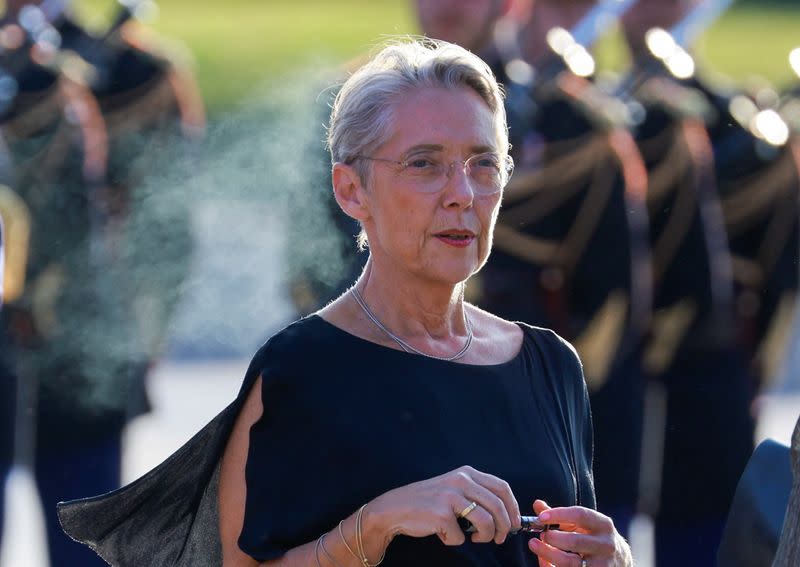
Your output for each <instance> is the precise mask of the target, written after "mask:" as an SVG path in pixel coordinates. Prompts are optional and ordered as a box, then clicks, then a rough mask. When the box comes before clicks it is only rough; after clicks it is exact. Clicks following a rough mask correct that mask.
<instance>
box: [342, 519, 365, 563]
mask: <svg viewBox="0 0 800 567" xmlns="http://www.w3.org/2000/svg"><path fill="white" fill-rule="evenodd" d="M343 523H344V520H341V521H340V522H339V537H341V538H342V542H343V543H344V546H345V547H346V548H347V551H349V552H350V555H352V556H353V557H355V558H356V561H358V562H359V563H361V562H362V561H361V558H360V557H359V556H358V555H356V552H355V551H353V548H352V547H350V544H348V543H347V539H345V537H344V531H343V530H342V524H343Z"/></svg>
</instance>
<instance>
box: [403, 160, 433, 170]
mask: <svg viewBox="0 0 800 567" xmlns="http://www.w3.org/2000/svg"><path fill="white" fill-rule="evenodd" d="M434 165H436V164H435V163H434V162H433V160H431V159H429V158H414V159H411V160H408V167H411V168H414V169H426V168H429V167H433V166H434Z"/></svg>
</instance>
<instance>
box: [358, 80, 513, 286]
mask: <svg viewBox="0 0 800 567" xmlns="http://www.w3.org/2000/svg"><path fill="white" fill-rule="evenodd" d="M392 124H393V131H394V133H393V135H392V136H391V137H390V138H389V139H388V140H387V142H386V143H385V144H384V145H383V146H381V147H380V148H379V149H378V150H376V151H375V152H374V154H372V155H371V156H369V157H371V158H377V160H373V161H371V162H370V165H371V173H370V175H369V179H368V186H367V189H366V191H364V195H365V206H366V210H367V218H365V219H364V220H362V222H363V225H364V229H365V230H366V232H367V236H368V237H369V247H370V255H371V256H372V258H373V261H374V262H375V264H376V265H381V263H383V262H388V263H390V265H391V266H393V267H394V268H397V269H400V270H403V271H405V272H407V273H410V274H413V275H414V276H415V277H419V278H422V279H428V280H431V281H435V282H439V283H449V284H457V283H459V282H463V281H464V280H466V279H467V278H469V277H470V276H471V275H472V274H474V273H475V272H477V271H478V270H479V269H480V267H481V266H483V264H484V263H485V262H486V259H487V257H488V256H489V251H490V249H491V246H492V232H493V230H494V223H495V220H496V218H497V212H498V210H499V208H500V200H501V197H502V190H497V191H496V192H494V193H490V194H486V191H485V190H484V191H476V181H475V180H474V179H473V178H471V177H470V176H468V175H467V173H466V172H465V168H464V166H463V163H464V161H465V160H467V158H469V157H470V156H473V155H475V154H481V153H484V152H497V153H504V152H501V148H499V147H498V143H499V141H498V139H497V135H496V131H495V128H494V122H493V116H492V112H491V110H490V109H489V107H488V106H487V105H486V103H485V102H484V101H483V99H481V98H480V96H478V94H477V93H475V92H474V91H472V90H471V89H468V88H466V87H462V88H455V89H445V88H420V89H416V90H413V91H411V92H409V93H406V94H405V95H402V97H401V99H400V100H399V102H398V103H397V104H396V105H395V106H394V108H393V114H392ZM426 159H432V160H436V161H437V162H438V163H446V164H453V165H452V166H451V168H450V170H449V173H448V174H446V175H442V176H441V178H440V179H439V180H438V181H437V182H436V183H435V184H434V185H431V184H430V182H429V180H427V181H423V180H421V179H420V178H418V177H415V175H414V174H413V173H409V172H408V171H406V170H403V169H402V167H399V166H397V165H396V164H395V163H390V162H387V161H379V160H392V161H395V162H397V161H403V160H405V161H406V163H413V165H414V166H421V165H424V164H425V163H426V162H425V160H426ZM423 184H425V185H426V186H425V187H423V186H422V185H423Z"/></svg>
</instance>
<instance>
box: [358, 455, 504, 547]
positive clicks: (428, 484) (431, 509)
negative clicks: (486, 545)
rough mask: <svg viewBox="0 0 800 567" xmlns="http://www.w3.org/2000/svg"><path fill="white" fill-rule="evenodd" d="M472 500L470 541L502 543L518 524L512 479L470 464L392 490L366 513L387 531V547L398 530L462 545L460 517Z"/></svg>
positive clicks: (399, 532)
mask: <svg viewBox="0 0 800 567" xmlns="http://www.w3.org/2000/svg"><path fill="white" fill-rule="evenodd" d="M472 502H475V503H477V506H476V507H475V508H474V509H473V510H472V511H471V512H469V514H467V518H468V519H469V521H470V522H471V523H472V524H473V525H474V526H475V528H477V532H475V533H473V534H472V541H474V542H490V541H494V542H495V543H498V544H499V543H503V542H504V541H505V539H506V536H507V535H508V532H509V530H511V529H512V528H519V527H520V512H519V505H518V504H517V501H516V499H515V498H514V495H513V494H512V492H511V488H510V487H509V486H508V483H507V482H505V481H504V480H501V479H499V478H497V477H495V476H492V475H490V474H486V473H482V472H480V471H477V470H475V469H474V468H472V467H469V466H464V467H460V468H458V469H456V470H454V471H451V472H449V473H446V474H443V475H441V476H437V477H434V478H431V479H428V480H423V481H420V482H415V483H413V484H409V485H406V486H401V487H399V488H396V489H394V490H391V491H389V492H387V493H385V494H383V495H381V496H379V497H378V498H376V499H375V500H373V501H372V502H370V503H369V504H368V505H367V507H366V511H365V514H367V513H368V514H369V516H371V517H372V518H371V523H373V525H378V526H380V531H383V533H384V534H386V539H385V542H386V545H388V543H389V542H390V541H391V539H392V538H393V537H394V536H396V535H399V534H403V535H407V536H412V537H425V536H429V535H434V534H435V535H437V536H438V537H439V539H440V540H442V542H443V543H444V544H445V545H461V544H462V543H464V540H465V534H464V532H463V531H462V530H461V527H460V526H459V525H458V517H459V514H460V513H461V512H462V511H464V510H466V509H468V507H469V506H470V505H471V504H472ZM366 517H367V516H365V518H366ZM368 521H369V520H368Z"/></svg>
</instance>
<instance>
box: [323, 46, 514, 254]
mask: <svg viewBox="0 0 800 567" xmlns="http://www.w3.org/2000/svg"><path fill="white" fill-rule="evenodd" d="M431 87H443V88H461V87H467V88H470V89H472V90H473V91H475V92H476V93H477V94H478V96H480V97H481V99H482V100H483V101H484V102H485V103H486V105H487V106H488V107H489V110H491V112H492V116H493V119H494V120H493V122H494V126H495V133H496V138H497V144H498V151H499V152H500V153H501V154H506V153H508V149H509V147H508V126H507V123H506V111H505V106H504V104H503V100H504V98H505V93H504V91H503V87H502V86H501V85H500V84H499V83H498V82H497V79H495V76H494V73H492V70H491V69H490V68H489V66H488V65H487V64H486V63H485V62H484V61H483V60H482V59H481V58H479V57H478V56H477V55H474V54H473V53H470V52H469V51H467V50H466V49H464V48H463V47H460V46H458V45H455V44H452V43H448V42H446V41H439V40H433V39H428V38H406V39H403V40H395V41H393V42H391V43H390V44H389V45H387V46H386V47H384V48H383V49H381V51H379V52H378V53H377V54H376V55H375V56H374V57H373V58H372V59H370V61H369V62H367V63H366V64H365V65H363V66H362V67H361V68H359V69H358V70H357V71H356V72H355V73H353V74H352V75H351V76H350V78H349V79H347V81H345V83H344V84H343V85H342V87H341V89H340V90H339V92H338V94H337V95H336V98H335V99H334V102H333V107H332V110H331V118H330V123H329V126H328V148H329V149H330V152H331V161H332V163H345V164H354V167H355V168H356V171H357V172H358V174H359V177H360V179H361V182H362V183H364V184H366V183H367V182H368V178H369V173H370V164H369V163H368V162H367V161H366V160H356V158H357V157H358V156H369V155H373V154H374V152H376V151H377V150H378V149H379V148H380V147H381V146H382V145H383V144H384V143H385V142H386V141H387V140H388V139H389V138H390V137H391V135H392V130H393V124H392V119H393V110H394V106H395V105H396V104H397V103H398V102H399V101H400V100H401V97H402V95H404V94H406V93H408V92H409V91H411V90H414V89H420V88H431ZM358 242H359V247H360V248H363V247H364V246H365V245H366V235H365V234H364V231H363V230H362V231H361V234H360V235H359V237H358Z"/></svg>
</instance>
